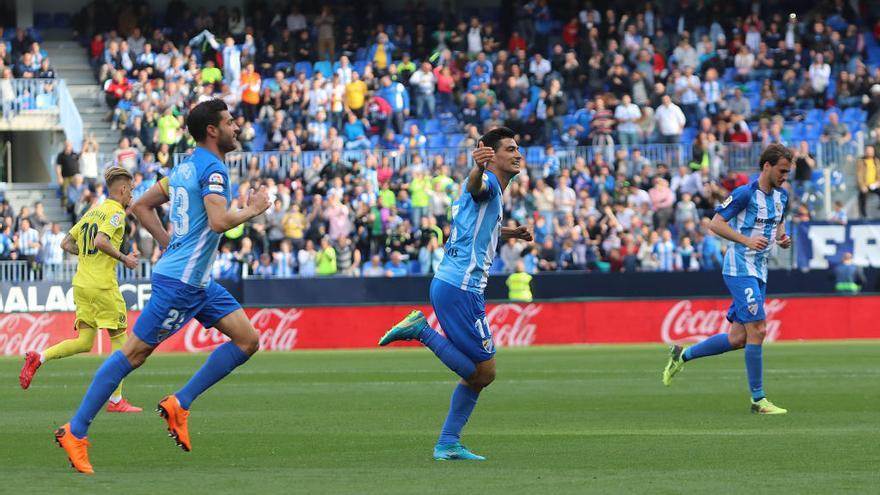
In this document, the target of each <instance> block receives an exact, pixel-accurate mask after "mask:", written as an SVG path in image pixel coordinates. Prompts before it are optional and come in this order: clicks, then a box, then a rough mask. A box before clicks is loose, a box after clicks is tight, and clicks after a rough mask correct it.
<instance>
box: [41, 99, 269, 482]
mask: <svg viewBox="0 0 880 495" xmlns="http://www.w3.org/2000/svg"><path fill="white" fill-rule="evenodd" d="M186 124H187V129H188V130H189V133H190V135H191V136H192V137H193V139H195V140H196V142H197V143H198V146H197V147H196V149H195V151H193V153H192V155H190V156H189V157H188V158H187V159H186V160H184V161H183V162H181V163H180V164H178V165H177V166H176V167H175V168H174V169H173V170H172V172H171V174H170V175H169V178H168V181H167V184H164V183H163V184H159V185H157V186H154V187H159V188H162V189H161V190H159V189H157V190H156V191H152V192H150V194H148V195H145V198H146V200H147V201H148V202H150V204H141V205H139V206H138V205H136V206H135V207H133V211H135V212H138V211H141V212H143V211H151V213H150V215H152V216H155V210H154V208H155V207H156V206H158V205H159V204H161V203H163V202H165V201H167V200H170V202H171V210H170V215H169V217H170V219H171V223H172V233H171V238H170V240H169V239H168V237H167V234H166V235H164V236H163V235H159V236H158V237H157V238H161V240H160V242H162V243H164V242H168V245H167V249H166V250H165V252H164V254H163V255H162V257H161V259H160V260H159V261H158V263H157V264H156V266H155V267H154V268H153V277H152V296H151V298H150V301H149V302H148V303H147V305H146V306H145V307H144V310H143V312H142V313H141V316H140V317H139V318H138V320H137V322H136V323H135V325H134V330H133V332H132V335H131V337H130V338H129V339H128V341H127V342H126V343H125V345H123V347H122V349H120V350H119V351H116V352H114V353H113V354H111V355H110V357H109V358H107V360H106V361H105V362H104V364H103V365H101V367H100V368H98V371H97V372H96V373H95V377H94V379H93V380H92V384H91V385H90V386H89V389H88V391H87V392H86V394H85V397H83V400H82V403H81V404H80V407H79V409H78V410H77V412H76V414H75V415H74V416H73V418H72V419H71V420H70V422H69V423H67V424H65V425H64V426H62V427H60V428H58V430H57V431H56V432H55V438H56V440H57V441H58V444H59V445H60V446H61V447H62V448H64V450H65V451H66V452H67V455H68V458H69V459H70V461H71V464H73V466H74V468H76V469H77V470H78V471H80V472H82V473H87V474H90V473H92V472H94V471H93V468H92V465H91V463H90V462H89V458H88V452H87V447H88V440H87V439H86V433H87V431H88V428H89V425H90V424H91V422H92V420H93V419H94V417H95V415H96V414H97V413H98V410H99V409H100V408H101V407H102V406H103V405H104V403H105V402H107V399H108V398H109V397H110V394H111V393H112V392H113V390H114V389H115V388H116V386H117V385H118V384H119V382H120V381H122V379H123V378H125V376H126V375H128V374H129V373H131V372H132V371H133V370H134V369H135V368H137V367H139V366H140V365H142V364H143V363H144V361H145V360H146V359H147V357H149V356H150V354H151V353H152V352H153V351H154V350H155V349H156V347H157V346H158V345H159V344H160V343H161V342H162V341H163V340H165V339H167V338H168V337H170V336H172V335H174V333H175V332H177V331H178V330H180V328H181V327H182V326H183V325H184V324H186V323H187V322H188V321H189V320H191V319H192V318H195V319H196V320H198V321H199V323H201V324H202V325H204V326H205V327H206V328H210V327H214V328H216V329H217V330H219V331H220V332H222V333H223V334H225V335H226V336H228V337H229V338H230V339H231V340H230V341H229V342H226V343H225V344H222V345H221V346H219V347H217V348H216V349H215V350H214V351H213V352H212V353H211V355H210V356H209V357H208V360H207V362H206V363H205V364H204V365H203V366H202V368H201V369H199V370H198V371H197V372H196V374H195V375H193V377H192V379H190V381H189V382H188V383H187V384H186V385H184V386H183V388H181V389H180V390H179V391H177V392H176V393H174V394H172V395H169V396H167V397H165V398H164V399H162V401H161V402H159V405H158V409H157V410H158V411H159V413H160V415H161V416H162V417H163V418H165V420H166V422H167V423H168V432H169V434H170V436H171V437H172V438H174V440H175V441H176V442H177V444H178V445H179V446H180V447H181V448H183V450H185V451H189V450H190V449H191V445H190V440H189V432H188V428H187V418H188V416H189V408H190V405H191V404H192V402H193V401H194V400H195V399H196V397H198V396H199V395H200V394H201V393H202V392H204V391H205V390H207V389H208V388H209V387H211V386H212V385H214V384H215V383H217V382H218V381H219V380H220V379H222V378H223V377H224V376H226V375H228V374H229V373H230V372H231V371H232V370H233V369H235V368H236V367H238V366H240V365H242V364H244V362H245V361H247V360H248V358H250V356H251V355H252V354H254V353H255V352H256V351H257V349H258V348H259V346H260V343H259V334H258V333H257V331H256V330H255V329H254V327H253V325H251V323H250V321H249V320H248V318H247V317H246V316H245V313H244V311H243V310H242V309H241V306H239V304H238V302H237V301H236V300H235V299H234V298H233V297H232V296H231V295H230V294H229V292H227V291H226V289H225V288H223V287H222V286H221V285H219V284H217V283H215V282H213V281H212V280H211V278H210V273H211V265H212V264H213V262H214V257H215V256H216V254H217V245H218V244H219V242H220V236H221V235H222V234H223V233H224V232H226V231H227V230H229V229H231V228H233V227H235V226H238V225H240V224H242V223H244V222H246V221H247V220H250V219H251V218H253V217H255V216H257V215H259V214H261V213H263V212H264V211H266V210H267V209H268V208H269V205H270V202H269V195H268V193H267V192H266V190H265V188H262V187H261V188H260V190H259V191H257V192H255V193H252V194H250V195H249V196H248V198H247V200H246V201H245V205H246V206H245V207H244V208H243V209H240V210H230V209H229V203H230V198H231V192H230V188H231V184H230V182H229V175H228V173H227V168H226V165H225V164H224V163H223V158H224V157H225V155H226V153H228V152H230V151H233V150H235V149H237V148H238V140H237V135H238V133H239V128H238V126H237V125H236V124H235V121H234V119H233V118H232V116H231V115H230V114H229V111H228V109H227V107H226V103H224V102H223V100H219V99H215V100H208V101H205V102H202V103H199V104H198V105H196V106H195V107H194V108H193V109H192V110H191V111H190V113H189V116H188V117H187V122H186ZM166 187H167V190H165V189H164V188H166ZM163 192H164V194H163ZM141 200H142V201H143V200H144V198H141ZM146 225H148V226H149V227H150V228H151V230H157V229H161V223H160V222H158V219H157V218H149V219H148V220H147V221H146Z"/></svg>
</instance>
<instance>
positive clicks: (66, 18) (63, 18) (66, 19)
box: [52, 12, 70, 28]
mask: <svg viewBox="0 0 880 495" xmlns="http://www.w3.org/2000/svg"><path fill="white" fill-rule="evenodd" d="M52 24H53V25H54V26H55V27H56V28H69V27H70V14H68V13H65V12H57V13H56V14H55V17H54V18H53V20H52Z"/></svg>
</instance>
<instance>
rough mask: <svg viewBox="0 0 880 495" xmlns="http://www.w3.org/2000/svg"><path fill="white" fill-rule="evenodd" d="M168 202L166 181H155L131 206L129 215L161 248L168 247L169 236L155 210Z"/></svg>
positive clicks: (164, 179)
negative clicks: (134, 218) (135, 219)
mask: <svg viewBox="0 0 880 495" xmlns="http://www.w3.org/2000/svg"><path fill="white" fill-rule="evenodd" d="M167 202H168V179H167V178H163V179H162V180H160V181H157V182H156V183H155V184H153V186H152V187H151V188H149V189H148V190H147V192H145V193H144V195H143V196H141V197H140V198H138V200H137V201H135V202H134V204H133V205H131V214H132V215H134V216H135V217H136V218H137V219H138V221H139V222H140V223H141V225H143V226H144V228H145V229H147V232H149V233H150V235H152V236H153V238H154V239H156V242H158V243H159V245H160V246H162V248H163V249H164V248H166V247H168V244H169V243H170V242H171V236H170V235H169V234H168V231H167V230H166V229H165V226H164V225H162V219H160V218H159V214H158V213H157V212H156V208H158V207H160V206H162V205H163V204H165V203H167Z"/></svg>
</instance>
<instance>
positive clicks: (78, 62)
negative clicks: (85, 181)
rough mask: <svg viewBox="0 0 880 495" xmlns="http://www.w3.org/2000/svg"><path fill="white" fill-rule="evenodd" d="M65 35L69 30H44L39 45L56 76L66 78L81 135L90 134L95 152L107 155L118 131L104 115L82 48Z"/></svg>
mask: <svg viewBox="0 0 880 495" xmlns="http://www.w3.org/2000/svg"><path fill="white" fill-rule="evenodd" d="M50 31H54V30H50ZM69 38H70V32H69V31H62V32H59V33H57V34H56V33H54V32H47V34H46V40H45V41H44V42H43V44H42V47H43V48H44V49H45V50H46V52H47V53H48V54H49V60H51V61H52V67H54V68H55V71H56V74H57V77H59V78H62V79H64V80H65V81H67V88H68V90H69V91H70V94H71V96H72V97H73V101H74V103H75V104H76V108H77V110H79V113H80V116H82V121H83V137H87V136H89V135H90V134H93V135H94V136H95V141H97V143H98V153H99V156H100V155H104V156H107V155H109V154H111V153H113V150H115V149H116V146H117V144H118V142H119V138H120V132H119V131H117V130H114V129H111V128H110V123H109V119H107V116H108V115H109V113H110V109H109V108H108V107H107V104H106V103H105V101H104V91H103V88H102V87H101V86H100V85H99V84H98V83H97V81H96V80H95V73H94V71H93V70H92V67H91V65H90V64H89V59H88V56H87V51H86V49H85V48H83V47H82V46H80V45H79V43H77V42H76V41H71V40H70V39H69ZM100 165H101V164H100V163H99V166H100Z"/></svg>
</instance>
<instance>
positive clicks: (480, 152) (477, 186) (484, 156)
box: [467, 141, 495, 201]
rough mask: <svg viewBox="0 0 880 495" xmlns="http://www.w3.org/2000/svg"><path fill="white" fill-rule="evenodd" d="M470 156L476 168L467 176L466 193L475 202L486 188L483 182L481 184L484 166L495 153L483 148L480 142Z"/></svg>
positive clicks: (485, 147) (490, 149) (486, 147)
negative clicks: (469, 194)
mask: <svg viewBox="0 0 880 495" xmlns="http://www.w3.org/2000/svg"><path fill="white" fill-rule="evenodd" d="M472 156H473V158H474V163H476V165H477V166H476V167H474V168H472V169H471V172H470V173H469V174H468V181H467V192H469V193H471V196H473V198H474V200H475V201H476V199H477V196H479V195H480V194H481V193H482V192H483V191H485V190H486V188H487V186H486V184H485V182H483V172H485V171H486V165H488V164H489V162H491V161H492V158H493V157H494V156H495V151H494V150H493V149H492V148H489V147H488V146H483V142H482V141H480V143H479V144H478V145H477V147H476V149H474V151H473V153H472Z"/></svg>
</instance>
